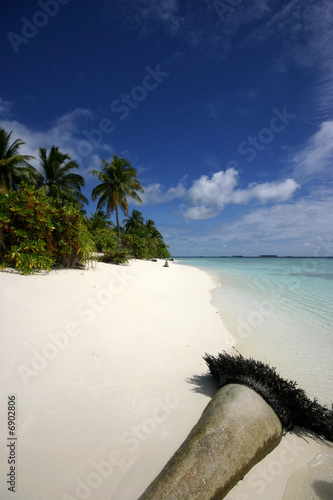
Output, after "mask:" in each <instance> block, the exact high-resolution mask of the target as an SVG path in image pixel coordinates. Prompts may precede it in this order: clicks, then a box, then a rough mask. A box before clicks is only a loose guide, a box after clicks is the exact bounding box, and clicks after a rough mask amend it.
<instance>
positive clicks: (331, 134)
mask: <svg viewBox="0 0 333 500" xmlns="http://www.w3.org/2000/svg"><path fill="white" fill-rule="evenodd" d="M293 163H294V165H295V175H297V176H299V177H309V176H310V177H312V176H314V175H318V174H322V173H324V172H328V173H331V172H332V167H333V121H327V122H324V123H322V124H321V126H320V128H319V130H318V132H316V133H315V134H314V135H313V136H312V137H310V139H309V140H308V142H307V143H306V145H305V146H304V147H303V148H302V150H301V151H299V152H298V153H297V154H296V155H295V157H294V158H293Z"/></svg>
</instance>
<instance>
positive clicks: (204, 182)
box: [142, 168, 300, 220]
mask: <svg viewBox="0 0 333 500" xmlns="http://www.w3.org/2000/svg"><path fill="white" fill-rule="evenodd" d="M185 180H186V177H185V178H183V179H181V180H180V181H179V183H178V184H177V186H175V187H171V188H169V189H168V190H166V191H164V190H163V186H162V185H161V184H159V183H155V184H149V185H148V186H144V190H145V192H144V194H143V195H142V201H143V203H144V204H148V203H156V204H157V203H167V202H169V201H172V200H175V199H180V200H182V202H181V203H180V205H179V207H178V208H179V210H178V211H177V212H176V214H178V215H179V214H181V216H182V217H183V218H184V219H189V220H205V219H211V218H213V217H216V216H217V215H219V214H220V213H221V212H222V210H223V209H224V207H225V205H227V204H246V203H249V202H251V201H252V200H255V201H258V202H259V203H262V204H265V203H281V202H285V201H288V200H290V199H291V198H292V196H293V195H294V194H295V192H296V190H297V189H298V188H299V187H300V186H299V184H297V182H296V181H294V180H293V179H286V180H285V181H282V182H265V183H262V184H257V183H252V184H250V185H249V186H248V187H247V188H246V189H236V186H237V184H238V181H239V172H238V171H237V170H235V169H234V168H229V169H227V170H226V171H223V170H220V171H218V172H215V173H214V174H213V175H212V176H211V177H209V176H208V175H202V176H201V177H200V178H199V179H196V180H194V181H193V183H192V186H191V187H190V188H189V189H186V187H185V185H184V183H185Z"/></svg>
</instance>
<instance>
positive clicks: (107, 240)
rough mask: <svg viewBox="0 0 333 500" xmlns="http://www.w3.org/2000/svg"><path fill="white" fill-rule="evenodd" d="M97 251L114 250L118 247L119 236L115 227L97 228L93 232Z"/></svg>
mask: <svg viewBox="0 0 333 500" xmlns="http://www.w3.org/2000/svg"><path fill="white" fill-rule="evenodd" d="M92 237H93V239H94V242H95V245H96V250H97V252H113V251H116V250H117V249H118V236H117V234H116V233H115V231H114V230H113V229H110V228H104V229H97V230H96V231H94V232H93V233H92Z"/></svg>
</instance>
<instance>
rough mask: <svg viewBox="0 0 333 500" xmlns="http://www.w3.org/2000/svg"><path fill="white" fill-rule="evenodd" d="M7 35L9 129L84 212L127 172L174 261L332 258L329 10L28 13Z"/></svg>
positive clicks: (63, 9) (114, 8)
mask: <svg viewBox="0 0 333 500" xmlns="http://www.w3.org/2000/svg"><path fill="white" fill-rule="evenodd" d="M0 32H1V49H2V52H1V63H2V68H3V72H2V78H1V84H0V126H1V127H3V128H5V129H6V130H7V131H10V130H12V131H13V136H12V137H13V139H16V138H21V139H22V140H24V141H25V142H26V145H25V146H24V147H23V148H22V152H24V153H27V154H33V155H35V156H36V155H37V152H38V147H39V146H42V147H46V148H50V147H51V146H52V145H53V144H54V145H56V146H59V148H60V149H61V151H63V152H67V153H69V154H70V155H71V157H72V158H73V159H75V160H76V161H77V162H78V164H79V165H80V173H81V174H82V175H83V176H84V178H85V182H86V186H85V188H84V194H85V195H86V196H87V197H88V198H90V195H91V191H92V189H93V187H94V186H95V185H96V183H97V178H95V177H93V176H91V175H89V174H88V172H89V170H90V169H91V168H99V167H100V164H101V159H102V158H105V159H110V158H111V157H112V154H114V153H115V154H117V155H118V156H121V157H125V158H127V159H128V160H129V161H130V162H131V163H132V165H133V166H134V167H135V168H136V169H137V171H138V177H139V179H140V181H141V183H142V185H143V187H144V189H145V193H144V195H143V196H142V199H143V205H142V206H141V207H140V208H139V209H140V210H141V211H142V213H143V216H144V217H145V218H146V219H153V220H154V221H155V223H156V225H157V227H158V229H159V230H160V231H161V233H162V234H163V236H164V239H165V241H166V243H167V244H168V245H169V247H170V251H171V253H172V254H173V255H187V256H195V255H212V256H219V255H234V254H243V255H258V254H265V253H266V254H267V253H274V254H278V255H281V256H283V255H296V256H297V255H298V256H303V255H308V256H314V255H327V254H328V253H329V254H331V255H332V254H333V243H332V236H331V235H332V229H333V217H332V213H333V201H332V163H333V53H332V46H333V43H332V42H333V2H331V1H327V0H315V1H313V0H289V1H287V0H286V1H284V0H253V1H245V0H228V1H214V0H191V1H190V0H184V1H182V0H159V1H157V0H122V1H120V0H119V1H106V0H104V1H103V0H100V1H99V2H96V1H95V2H93V1H92V0H81V1H80V2H79V1H78V0H40V1H37V2H34V1H31V2H26V1H23V0H16V1H15V2H14V4H13V3H10V2H8V3H7V4H6V5H5V7H2V15H1V20H0ZM95 208H96V204H95V203H93V202H90V205H89V206H88V207H87V213H88V214H89V213H90V212H93V211H94V210H95ZM133 208H135V209H138V206H137V205H135V204H133V203H131V204H130V210H132V209H133ZM111 219H112V220H114V216H113V215H112V216H111Z"/></svg>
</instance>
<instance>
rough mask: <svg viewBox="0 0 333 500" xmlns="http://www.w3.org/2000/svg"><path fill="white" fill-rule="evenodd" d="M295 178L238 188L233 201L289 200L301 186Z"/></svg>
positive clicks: (275, 201) (262, 201) (277, 201)
mask: <svg viewBox="0 0 333 500" xmlns="http://www.w3.org/2000/svg"><path fill="white" fill-rule="evenodd" d="M299 187H300V186H299V184H297V182H296V181H294V179H286V180H285V181H284V182H264V183H263V184H250V185H249V187H248V188H247V189H238V190H237V191H235V192H234V193H233V196H232V200H233V203H248V202H249V201H250V200H251V199H256V200H258V201H259V202H260V203H268V202H274V203H280V202H282V201H287V200H289V199H290V198H291V197H292V196H293V195H294V193H295V191H296V190H297V189H298V188H299Z"/></svg>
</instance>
